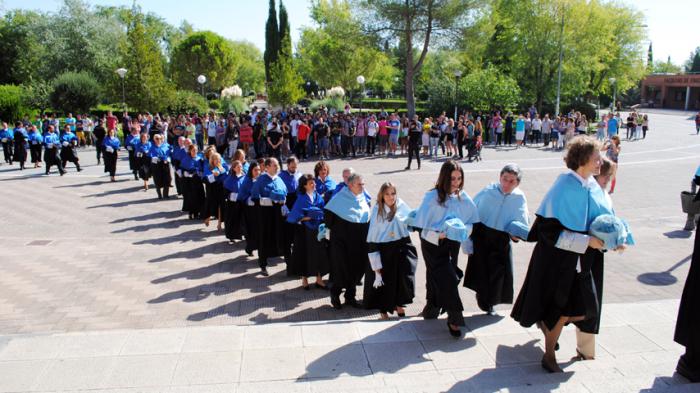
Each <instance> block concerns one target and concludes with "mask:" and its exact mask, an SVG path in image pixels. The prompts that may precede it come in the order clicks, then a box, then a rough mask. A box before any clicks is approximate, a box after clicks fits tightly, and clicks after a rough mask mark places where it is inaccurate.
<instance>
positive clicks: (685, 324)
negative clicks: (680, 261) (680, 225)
mask: <svg viewBox="0 0 700 393" xmlns="http://www.w3.org/2000/svg"><path fill="white" fill-rule="evenodd" d="M673 340H674V341H675V342H677V343H678V344H681V345H683V346H684V347H685V354H684V355H683V356H681V359H680V361H679V362H678V371H679V372H680V373H681V374H682V375H683V376H685V377H687V378H688V379H690V380H691V381H692V382H700V236H698V234H697V232H696V234H695V245H694V247H693V258H692V259H691V261H690V270H689V271H688V277H687V278H686V280H685V287H684V288H683V295H682V296H681V304H680V307H679V308H678V319H677V321H676V332H675V335H674V337H673Z"/></svg>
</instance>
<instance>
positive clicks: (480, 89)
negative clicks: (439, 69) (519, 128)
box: [458, 66, 520, 111]
mask: <svg viewBox="0 0 700 393" xmlns="http://www.w3.org/2000/svg"><path fill="white" fill-rule="evenodd" d="M458 102H463V103H465V104H466V105H467V106H468V107H470V108H472V109H474V110H478V111H488V110H491V109H493V108H500V109H502V110H514V109H516V108H517V107H518V105H519V104H520V88H519V87H518V83H517V82H516V81H515V79H513V78H511V77H509V76H505V75H503V74H501V73H500V71H498V69H497V68H496V67H493V66H491V67H487V68H485V69H483V70H478V71H475V72H472V73H470V74H469V75H467V76H466V77H464V78H463V79H462V82H461V83H460V85H459V94H458Z"/></svg>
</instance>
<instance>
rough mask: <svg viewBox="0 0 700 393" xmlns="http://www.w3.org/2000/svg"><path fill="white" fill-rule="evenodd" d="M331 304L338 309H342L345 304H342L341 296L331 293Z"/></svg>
mask: <svg viewBox="0 0 700 393" xmlns="http://www.w3.org/2000/svg"><path fill="white" fill-rule="evenodd" d="M331 306H333V308H335V309H336V310H340V309H342V308H343V305H342V304H340V296H338V295H331Z"/></svg>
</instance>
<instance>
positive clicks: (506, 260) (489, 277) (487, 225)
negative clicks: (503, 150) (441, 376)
mask: <svg viewBox="0 0 700 393" xmlns="http://www.w3.org/2000/svg"><path fill="white" fill-rule="evenodd" d="M521 179H522V172H521V171H520V168H519V167H518V166H517V165H515V164H508V165H506V166H505V167H503V169H501V173H500V175H499V182H498V183H492V184H490V185H488V186H486V187H485V188H484V189H483V190H481V191H479V193H478V194H476V196H475V197H474V203H475V204H476V207H477V209H478V210H479V221H480V222H479V223H476V224H474V229H473V230H472V235H471V239H472V242H473V243H474V253H473V254H472V255H471V256H470V257H469V262H468V263H467V269H466V271H465V274H464V286H465V287H467V288H470V289H472V290H473V291H475V292H476V302H477V305H478V306H479V308H480V309H481V310H482V311H485V312H487V313H488V314H490V315H494V314H495V311H494V309H493V306H495V305H497V304H512V303H513V253H512V250H511V244H510V242H511V240H512V241H514V242H518V241H519V240H522V239H527V234H528V232H529V230H530V227H529V219H528V210H527V199H526V198H525V194H524V193H523V192H522V191H521V190H520V188H519V186H520V181H521Z"/></svg>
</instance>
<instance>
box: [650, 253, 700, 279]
mask: <svg viewBox="0 0 700 393" xmlns="http://www.w3.org/2000/svg"><path fill="white" fill-rule="evenodd" d="M692 258H693V254H690V255H688V256H687V257H685V258H683V259H681V260H680V261H678V262H676V263H675V264H674V265H673V266H671V267H670V268H668V270H666V271H663V272H650V273H642V274H640V275H639V276H637V281H639V282H641V283H642V284H646V285H653V286H667V285H673V284H675V283H676V282H678V279H677V278H676V277H675V276H674V275H673V274H671V272H673V271H674V270H676V269H678V268H679V267H681V266H683V264H685V263H686V262H688V261H690V260H691V259H692Z"/></svg>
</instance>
